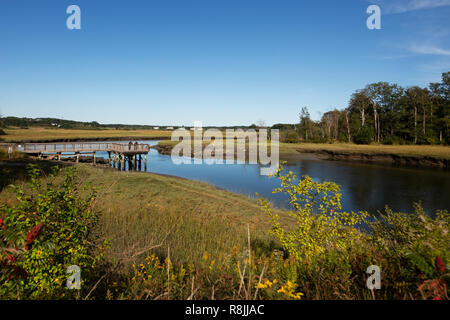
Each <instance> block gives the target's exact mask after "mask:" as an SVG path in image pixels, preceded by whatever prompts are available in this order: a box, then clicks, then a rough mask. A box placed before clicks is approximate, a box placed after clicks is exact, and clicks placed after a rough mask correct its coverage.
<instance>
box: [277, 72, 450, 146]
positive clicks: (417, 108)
mask: <svg viewBox="0 0 450 320" xmlns="http://www.w3.org/2000/svg"><path fill="white" fill-rule="evenodd" d="M276 126H277V128H280V129H283V128H282V126H283V125H276ZM276 126H274V127H276ZM284 129H288V128H286V127H285V128H284ZM292 129H293V130H292ZM449 129H450V72H446V73H443V74H442V81H441V82H439V83H430V84H429V86H428V87H426V88H421V87H419V86H413V87H408V88H402V87H401V86H399V85H397V84H390V83H387V82H377V83H372V84H369V85H367V86H366V87H365V88H364V89H360V90H357V91H355V92H354V93H353V94H352V96H351V98H350V102H349V104H348V107H347V108H345V109H343V110H339V109H337V108H335V109H333V110H331V111H328V112H326V113H324V114H323V115H322V118H321V119H320V120H319V121H314V120H312V119H311V117H310V114H309V111H308V108H307V107H303V108H302V109H301V112H300V114H299V123H298V124H297V125H295V126H294V128H291V130H288V131H289V132H288V133H286V134H285V136H284V139H285V141H287V142H295V140H299V141H305V142H330V141H342V142H355V143H358V144H369V143H371V142H376V143H383V144H449V142H450V131H449Z"/></svg>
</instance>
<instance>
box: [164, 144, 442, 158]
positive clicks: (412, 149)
mask: <svg viewBox="0 0 450 320" xmlns="http://www.w3.org/2000/svg"><path fill="white" fill-rule="evenodd" d="M177 143H178V142H177V141H161V142H159V144H160V145H162V146H168V147H173V146H175V145H176V144H177ZM208 144H209V142H208V143H204V146H206V145H208ZM320 151H332V152H342V153H348V154H351V153H355V154H366V155H373V154H389V155H397V156H411V157H431V158H437V159H450V146H423V145H401V146H400V145H393V146H389V145H357V144H353V143H280V151H279V152H280V158H281V159H282V160H283V159H288V158H290V157H292V156H295V155H298V154H299V153H302V152H305V153H309V152H320Z"/></svg>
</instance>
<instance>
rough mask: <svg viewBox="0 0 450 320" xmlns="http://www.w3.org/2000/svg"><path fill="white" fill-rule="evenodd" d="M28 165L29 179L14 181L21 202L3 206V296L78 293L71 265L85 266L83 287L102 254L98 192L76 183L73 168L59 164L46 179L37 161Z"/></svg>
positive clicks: (0, 262) (0, 212)
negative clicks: (96, 233)
mask: <svg viewBox="0 0 450 320" xmlns="http://www.w3.org/2000/svg"><path fill="white" fill-rule="evenodd" d="M27 169H28V174H29V181H28V182H27V184H26V185H25V186H24V187H19V186H12V188H13V189H14V192H15V195H16V202H15V203H14V204H11V205H7V204H3V205H2V206H1V207H0V217H1V229H0V269H1V275H0V296H1V297H3V298H9V299H47V298H62V297H75V296H74V295H75V294H76V293H74V291H77V290H69V289H68V288H67V287H66V280H67V278H68V275H67V274H66V270H67V267H69V266H71V265H77V266H78V267H80V269H81V270H82V277H81V280H82V282H81V286H82V288H83V286H84V285H85V284H88V281H89V277H90V275H91V273H92V271H93V270H94V268H95V266H96V263H97V262H98V260H99V259H100V257H101V255H102V252H101V251H99V250H98V249H97V247H96V246H94V240H95V239H94V236H93V234H92V230H93V228H94V226H95V225H96V223H97V214H96V212H95V210H94V207H93V206H94V201H95V194H94V192H93V191H92V190H90V189H86V188H84V187H83V186H82V185H81V184H79V183H78V182H77V179H76V174H75V173H76V172H75V169H74V168H73V167H69V168H65V169H58V168H54V170H53V172H52V173H51V174H50V176H49V177H48V178H47V179H41V177H40V170H39V169H38V168H37V166H35V165H29V166H28V168H27ZM59 170H62V172H61V173H62V174H57V173H58V171H59ZM77 293H79V292H77Z"/></svg>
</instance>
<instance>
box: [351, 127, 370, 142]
mask: <svg viewBox="0 0 450 320" xmlns="http://www.w3.org/2000/svg"><path fill="white" fill-rule="evenodd" d="M373 137H374V133H373V130H372V129H370V128H369V127H368V126H364V127H362V128H361V129H360V130H359V132H358V134H356V135H355V136H354V137H353V142H355V143H356V144H370V143H371V142H372V140H373Z"/></svg>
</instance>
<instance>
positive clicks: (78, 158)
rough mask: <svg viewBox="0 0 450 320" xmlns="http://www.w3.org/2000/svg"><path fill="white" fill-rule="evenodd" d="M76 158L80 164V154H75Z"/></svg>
mask: <svg viewBox="0 0 450 320" xmlns="http://www.w3.org/2000/svg"><path fill="white" fill-rule="evenodd" d="M75 156H76V163H78V162H79V161H80V153H79V152H75Z"/></svg>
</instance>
